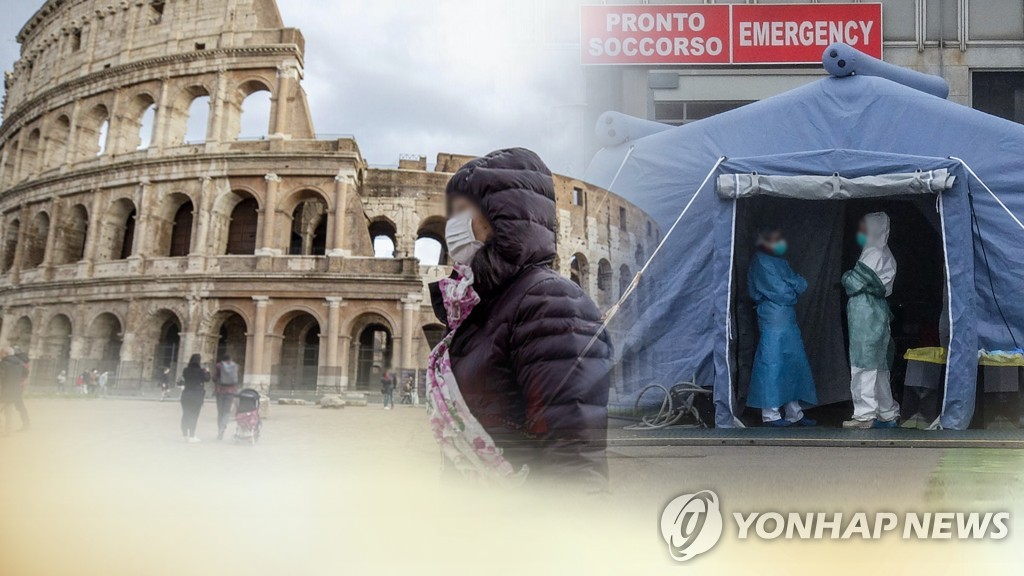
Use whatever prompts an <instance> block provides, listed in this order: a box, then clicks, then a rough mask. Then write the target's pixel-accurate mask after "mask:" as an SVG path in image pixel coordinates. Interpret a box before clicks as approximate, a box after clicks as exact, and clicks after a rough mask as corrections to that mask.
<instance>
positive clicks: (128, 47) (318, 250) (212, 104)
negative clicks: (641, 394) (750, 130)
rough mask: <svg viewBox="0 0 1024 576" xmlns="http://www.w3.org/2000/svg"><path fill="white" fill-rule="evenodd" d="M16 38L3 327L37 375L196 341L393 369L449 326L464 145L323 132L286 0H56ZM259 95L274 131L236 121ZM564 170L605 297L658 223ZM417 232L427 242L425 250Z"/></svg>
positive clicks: (282, 375)
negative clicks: (432, 158) (440, 300)
mask: <svg viewBox="0 0 1024 576" xmlns="http://www.w3.org/2000/svg"><path fill="white" fill-rule="evenodd" d="M19 40H20V41H21V42H22V58H21V60H19V62H18V63H17V64H16V65H15V70H14V72H13V73H12V74H11V75H9V76H8V77H7V79H6V86H7V92H6V99H5V107H4V122H3V124H2V126H0V344H3V345H16V346H19V347H21V348H23V349H25V350H27V351H28V354H29V356H30V358H31V359H32V363H33V370H32V371H33V376H32V381H33V385H36V386H48V385H52V383H53V382H54V380H55V378H56V375H57V373H59V372H60V371H61V370H65V371H67V372H68V373H69V374H70V375H71V376H72V377H74V376H75V375H76V374H79V373H82V372H84V371H91V370H93V369H96V370H100V371H110V372H111V376H112V382H113V383H114V385H115V386H119V387H122V388H126V389H136V388H139V387H146V386H153V385H154V383H155V381H156V380H158V379H159V378H160V377H161V374H162V373H163V372H164V369H165V368H168V369H169V377H170V378H171V379H174V378H175V377H176V375H177V373H178V372H179V371H180V368H181V367H183V365H184V363H185V362H186V361H187V359H188V357H189V356H190V355H191V354H193V353H200V354H202V356H203V359H204V361H207V362H210V361H212V360H213V359H214V358H215V357H217V356H219V355H221V354H224V353H228V354H231V355H232V356H233V357H234V358H235V359H236V360H237V361H238V362H239V364H241V365H242V366H243V368H244V372H243V375H244V381H245V383H246V384H247V385H250V386H255V387H258V388H260V389H262V390H264V391H267V390H276V392H277V393H280V394H286V393H310V394H312V393H324V392H327V391H337V390H342V389H346V390H348V389H352V390H356V389H358V390H370V391H375V390H378V389H379V376H378V372H379V370H380V368H382V367H385V366H388V365H390V366H393V367H395V368H400V369H402V370H404V371H405V372H406V373H407V374H414V373H415V372H416V371H417V370H422V369H423V368H424V367H425V364H426V358H427V354H428V352H429V350H430V348H431V347H432V346H433V345H434V344H436V342H437V340H439V339H440V337H441V333H442V331H443V327H441V326H440V325H438V323H437V321H436V319H434V318H433V314H432V312H431V307H430V305H429V302H428V298H427V291H426V284H427V283H428V282H430V281H433V280H436V279H438V278H441V277H444V276H447V275H448V274H449V273H450V271H451V269H450V268H449V267H448V266H447V258H446V256H445V254H444V247H443V239H444V224H445V218H446V215H445V201H444V188H445V184H446V183H447V180H448V178H449V177H450V173H451V172H453V171H454V170H456V169H457V168H458V167H459V166H461V165H462V164H463V163H465V162H466V161H468V159H469V158H470V157H468V156H460V155H452V154H441V155H439V156H438V158H437V165H436V167H435V168H434V169H433V170H429V169H428V167H427V160H426V158H424V157H420V156H415V157H411V156H410V157H403V158H401V159H400V161H399V166H398V168H397V169H371V168H369V167H368V166H367V164H366V162H365V161H364V159H363V158H362V155H361V154H360V152H359V148H358V146H357V145H356V142H355V141H354V140H352V139H335V140H321V139H317V138H316V136H315V132H314V129H313V124H312V121H311V119H310V116H309V112H308V107H307V105H306V97H305V93H304V92H303V90H302V86H301V83H300V80H301V77H302V63H303V49H304V46H303V44H304V42H303V40H302V36H301V34H300V33H299V32H298V31H296V30H293V29H288V28H284V27H283V23H282V22H281V20H280V16H279V14H278V12H277V7H276V5H275V4H274V2H272V1H271V0H202V1H200V0H167V1H165V2H155V1H151V0H133V1H121V2H115V1H113V0H106V1H102V0H97V1H93V0H77V1H76V0H50V1H49V2H46V3H45V5H43V7H42V8H41V9H40V10H39V12H38V13H37V14H36V15H35V16H34V17H33V19H32V20H31V21H30V22H29V23H28V24H26V26H25V27H24V29H23V30H22V32H21V34H20V35H19ZM254 95H264V96H269V98H270V102H271V105H270V107H269V113H268V114H267V115H266V117H264V118H257V119H256V124H257V125H260V126H265V130H263V134H262V136H259V137H256V138H244V139H243V138H239V129H240V127H241V126H242V122H243V119H245V120H249V117H248V116H244V115H245V114H247V113H248V112H247V106H246V103H247V101H248V100H247V99H248V98H250V97H252V96H254ZM197 103H198V104H197ZM248 124H249V125H252V124H253V122H251V121H250V122H248ZM197 126H198V136H195V135H193V136H195V137H194V138H187V136H188V135H189V134H190V131H193V130H194V129H195V128H196V127H197ZM555 180H556V188H557V200H558V205H559V236H558V241H559V258H558V262H556V263H555V266H556V268H557V269H558V270H559V271H560V272H561V273H563V274H565V275H566V276H567V277H572V278H573V279H575V280H577V281H578V282H579V283H580V284H581V285H582V286H584V288H585V289H586V290H587V292H588V293H590V294H591V295H592V296H593V297H594V298H595V300H596V301H597V302H598V303H599V304H600V305H601V306H602V307H607V306H610V305H611V304H612V303H613V302H614V301H615V300H616V299H617V298H618V296H619V294H621V290H622V288H623V287H624V286H625V283H628V281H629V279H630V278H631V277H632V274H634V273H635V271H636V270H637V269H638V263H640V262H641V261H642V258H643V255H644V254H645V253H646V252H647V251H648V250H650V248H651V246H652V245H653V243H654V242H655V241H656V240H657V234H658V231H657V230H656V228H655V227H654V226H653V223H651V222H650V221H649V219H648V218H647V217H646V216H645V215H644V214H642V213H641V212H640V211H639V210H637V209H636V208H635V207H633V206H632V205H630V204H628V203H627V202H625V201H623V200H622V199H621V198H618V197H616V196H615V195H613V194H609V193H608V192H606V191H604V190H601V189H598V188H595V187H592V186H589V185H587V184H585V183H582V182H579V181H575V180H571V179H568V178H564V177H561V176H556V179H555ZM381 242H383V243H384V244H387V242H390V243H391V246H393V251H392V252H390V253H385V252H384V251H382V249H381V248H380V246H378V244H379V243H381ZM424 242H427V243H430V242H433V243H434V245H435V246H436V247H437V249H436V252H435V254H437V253H439V254H440V256H439V257H436V261H429V262H428V261H422V262H421V261H419V260H417V258H416V256H417V254H418V253H419V252H420V251H421V245H422V244H423V243H424ZM382 245H383V244H382Z"/></svg>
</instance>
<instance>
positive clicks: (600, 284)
mask: <svg viewBox="0 0 1024 576" xmlns="http://www.w3.org/2000/svg"><path fill="white" fill-rule="evenodd" d="M611 287H612V265H611V263H609V262H608V261H607V260H605V259H604V258H602V259H601V261H600V262H598V263H597V289H598V290H600V291H602V292H607V291H608V290H610V289H611Z"/></svg>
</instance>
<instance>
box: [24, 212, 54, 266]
mask: <svg viewBox="0 0 1024 576" xmlns="http://www.w3.org/2000/svg"><path fill="white" fill-rule="evenodd" d="M49 234H50V216H49V215H48V214H47V213H46V212H38V213H37V214H36V215H35V217H34V218H32V225H31V226H29V229H28V236H26V238H25V240H26V242H27V243H28V245H27V246H26V248H27V250H26V252H25V267H26V268H35V267H37V266H39V265H41V264H42V263H43V260H45V259H46V238H47V236H49Z"/></svg>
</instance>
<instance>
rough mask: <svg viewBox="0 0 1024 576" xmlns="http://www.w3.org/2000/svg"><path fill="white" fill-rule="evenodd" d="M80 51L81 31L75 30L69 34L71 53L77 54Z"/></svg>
mask: <svg viewBox="0 0 1024 576" xmlns="http://www.w3.org/2000/svg"><path fill="white" fill-rule="evenodd" d="M81 49H82V31H81V30H75V31H73V32H71V51H72V52H78V51H79V50H81Z"/></svg>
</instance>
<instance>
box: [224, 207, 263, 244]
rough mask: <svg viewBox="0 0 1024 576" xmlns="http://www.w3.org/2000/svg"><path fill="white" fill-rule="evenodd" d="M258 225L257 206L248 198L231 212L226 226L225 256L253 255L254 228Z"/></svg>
mask: <svg viewBox="0 0 1024 576" xmlns="http://www.w3.org/2000/svg"><path fill="white" fill-rule="evenodd" d="M258 225H259V205H258V204H257V203H256V199H255V198H253V197H251V196H250V197H248V198H246V199H244V200H242V201H241V202H239V203H238V204H236V205H235V208H234V209H233V210H232V211H231V223H230V224H228V245H227V249H226V251H225V254H239V255H245V254H253V253H255V252H256V228H257V226H258Z"/></svg>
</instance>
